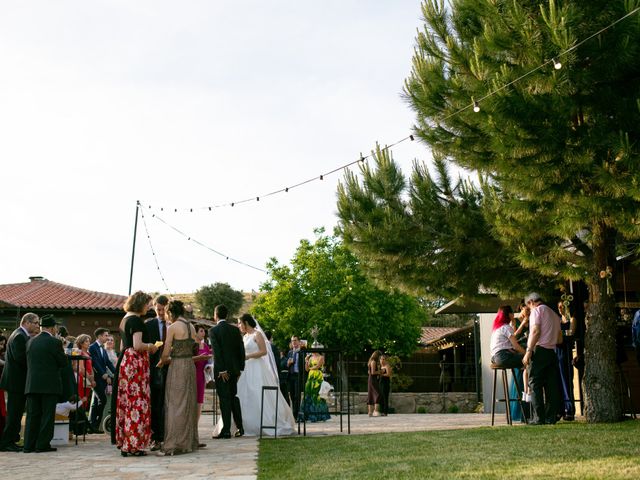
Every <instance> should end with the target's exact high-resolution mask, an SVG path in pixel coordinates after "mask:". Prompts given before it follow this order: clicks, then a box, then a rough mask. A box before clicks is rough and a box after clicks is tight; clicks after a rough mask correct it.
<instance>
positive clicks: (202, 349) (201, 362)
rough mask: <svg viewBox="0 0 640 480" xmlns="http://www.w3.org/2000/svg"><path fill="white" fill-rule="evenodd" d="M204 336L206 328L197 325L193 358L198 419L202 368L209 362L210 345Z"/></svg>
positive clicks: (200, 408)
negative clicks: (195, 352)
mask: <svg viewBox="0 0 640 480" xmlns="http://www.w3.org/2000/svg"><path fill="white" fill-rule="evenodd" d="M205 338H207V330H206V328H205V327H203V326H202V325H198V327H197V329H196V343H197V345H198V355H197V356H196V357H194V359H193V360H194V361H195V362H196V387H197V396H198V420H200V414H201V413H202V404H203V403H204V389H205V387H206V380H205V377H204V370H205V368H207V364H208V363H209V360H211V347H210V346H209V345H207V342H206V340H205ZM209 368H210V367H209Z"/></svg>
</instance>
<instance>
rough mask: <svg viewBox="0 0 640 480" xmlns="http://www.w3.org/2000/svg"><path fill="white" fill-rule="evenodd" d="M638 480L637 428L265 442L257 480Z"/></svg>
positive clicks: (564, 427)
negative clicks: (537, 479)
mask: <svg viewBox="0 0 640 480" xmlns="http://www.w3.org/2000/svg"><path fill="white" fill-rule="evenodd" d="M294 478H301V479H310V480H320V479H325V478H326V479H329V478H335V479H350V478H351V479H353V478H361V479H368V480H376V479H396V478H401V479H439V478H442V479H453V478H471V479H477V478H509V479H513V480H521V479H525V478H541V479H542V478H544V479H554V480H555V479H568V478H575V479H602V478H606V479H609V478H613V479H616V478H628V479H640V421H637V420H634V421H632V420H629V421H626V422H622V423H617V424H607V425H588V424H585V423H560V424H558V425H554V426H551V425H547V426H531V427H528V426H514V427H494V428H486V427H483V428H472V429H466V430H448V431H428V432H408V433H380V434H375V435H352V436H326V437H306V438H301V437H297V438H285V439H277V440H273V439H265V440H261V441H260V453H259V457H258V479H259V480H267V479H294Z"/></svg>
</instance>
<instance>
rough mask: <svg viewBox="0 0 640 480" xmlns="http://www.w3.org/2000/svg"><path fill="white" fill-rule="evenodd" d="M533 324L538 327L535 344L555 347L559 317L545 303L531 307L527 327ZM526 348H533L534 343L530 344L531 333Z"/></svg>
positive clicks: (531, 326) (558, 330) (550, 347)
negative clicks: (538, 332) (538, 335)
mask: <svg viewBox="0 0 640 480" xmlns="http://www.w3.org/2000/svg"><path fill="white" fill-rule="evenodd" d="M534 325H538V326H539V327H540V338H539V339H538V343H537V345H539V346H541V347H543V348H549V349H553V348H556V344H557V343H558V334H559V333H560V317H559V316H558V315H557V314H556V312H554V311H553V310H551V309H550V308H549V307H547V306H546V305H538V306H537V307H534V308H532V309H531V316H530V317H529V328H533V326H534ZM527 347H528V348H531V349H533V347H535V345H531V335H529V343H528V344H527Z"/></svg>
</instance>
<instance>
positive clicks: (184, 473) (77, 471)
mask: <svg viewBox="0 0 640 480" xmlns="http://www.w3.org/2000/svg"><path fill="white" fill-rule="evenodd" d="M212 420H213V419H212V416H211V415H203V416H202V418H201V420H200V425H199V428H200V430H199V431H200V438H201V441H203V442H204V443H206V444H207V448H204V449H201V450H199V451H198V452H195V453H192V454H188V455H176V456H172V457H158V456H155V455H154V454H153V453H152V452H150V453H149V455H148V456H146V457H127V458H123V457H121V456H120V454H119V451H118V450H117V449H116V448H115V447H113V446H112V445H111V444H110V443H109V439H108V437H107V435H88V436H87V439H86V441H85V442H83V441H82V439H80V441H79V443H78V446H76V445H75V443H73V442H70V443H69V444H68V445H62V446H58V451H57V452H53V453H29V454H25V453H0V476H1V477H2V478H7V479H14V478H19V479H21V480H27V479H33V478H40V479H43V480H44V479H49V478H65V479H66V480H76V479H77V480H80V479H82V480H107V479H110V480H113V479H123V480H128V479H132V480H133V479H136V480H138V479H140V480H142V479H154V480H165V479H166V480H169V479H171V480H175V479H179V480H200V479H211V478H213V479H221V480H225V479H229V480H249V479H255V478H256V476H257V459H258V439H257V438H256V437H246V436H245V437H242V438H232V439H230V440H213V439H211V432H212V430H213V422H212ZM496 424H497V425H505V424H506V422H505V418H504V415H502V416H496ZM489 425H491V416H490V415H487V414H475V413H473V414H413V415H402V414H399V415H390V416H388V417H369V416H367V415H352V416H351V434H352V435H358V434H369V433H380V432H407V431H420V430H448V429H459V428H475V427H481V426H489ZM301 432H302V430H301ZM341 434H342V435H346V434H347V417H346V416H344V417H343V432H342V433H340V420H339V417H335V416H334V417H333V418H332V419H331V420H329V421H328V422H323V423H316V424H311V423H309V424H307V435H308V436H319V435H341ZM267 441H277V440H267Z"/></svg>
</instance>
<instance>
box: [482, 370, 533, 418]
mask: <svg viewBox="0 0 640 480" xmlns="http://www.w3.org/2000/svg"><path fill="white" fill-rule="evenodd" d="M491 369H492V370H493V394H492V396H491V426H492V427H493V425H494V419H495V412H496V402H505V407H506V408H505V411H506V412H505V413H506V415H507V423H508V424H509V425H513V420H512V419H511V402H518V405H520V411H521V412H522V418H524V421H525V423H529V421H528V420H527V415H526V414H525V411H524V405H523V402H522V389H521V388H520V384H519V383H518V376H517V375H516V372H515V369H514V368H506V367H500V366H498V365H496V364H494V363H492V364H491ZM498 370H500V371H501V372H502V388H503V390H504V398H498V399H497V398H496V383H497V380H498ZM507 370H511V375H512V376H513V381H514V383H515V385H516V394H517V395H518V398H510V397H509V379H508V376H507Z"/></svg>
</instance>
